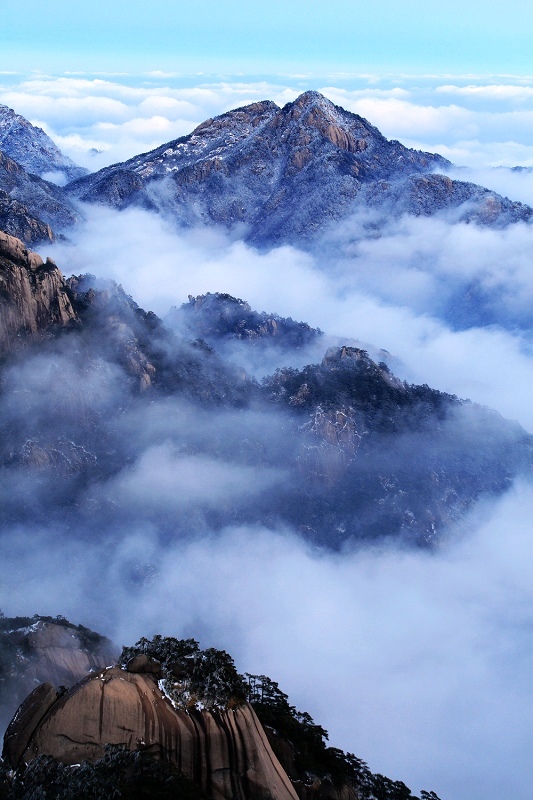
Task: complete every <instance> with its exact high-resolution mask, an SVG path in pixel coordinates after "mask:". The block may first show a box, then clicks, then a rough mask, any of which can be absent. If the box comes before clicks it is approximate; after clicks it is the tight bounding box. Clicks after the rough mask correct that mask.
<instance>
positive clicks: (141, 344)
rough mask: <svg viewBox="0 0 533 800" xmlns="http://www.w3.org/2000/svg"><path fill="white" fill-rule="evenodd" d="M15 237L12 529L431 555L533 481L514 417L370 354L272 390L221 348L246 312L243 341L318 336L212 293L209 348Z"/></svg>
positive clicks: (330, 357)
mask: <svg viewBox="0 0 533 800" xmlns="http://www.w3.org/2000/svg"><path fill="white" fill-rule="evenodd" d="M2 242H3V245H2V247H3V253H2V260H1V262H0V266H1V267H2V271H1V273H0V274H1V275H2V278H3V281H4V285H3V287H2V288H3V294H4V298H5V299H6V300H7V302H6V303H4V304H2V305H1V306H0V346H1V348H2V350H3V370H2V376H1V377H2V395H1V397H0V442H1V444H0V468H2V469H3V476H4V482H3V486H4V489H2V490H0V492H1V493H0V499H1V504H0V524H1V525H2V527H3V529H4V530H9V529H10V526H12V525H28V526H30V527H31V526H32V525H34V524H37V523H38V522H39V521H41V520H43V519H46V520H47V523H48V524H49V525H50V526H52V527H53V526H56V527H57V529H58V530H65V536H68V537H70V536H72V535H75V536H76V537H80V538H81V539H83V538H84V537H88V538H89V539H92V538H93V537H94V536H97V537H98V538H101V539H102V541H104V540H106V538H107V537H111V538H112V537H113V536H114V531H115V529H116V526H117V520H120V524H121V526H123V528H124V529H129V528H130V527H132V526H136V525H145V526H146V527H147V528H149V529H153V530H157V531H158V532H159V535H160V536H161V538H162V540H163V541H166V542H176V541H179V540H182V539H185V540H187V539H190V538H191V537H193V536H197V535H202V534H205V533H207V532H208V531H217V530H221V529H224V528H225V527H227V526H228V525H241V524H242V525H266V526H268V527H272V528H278V527H279V526H281V527H286V526H289V527H290V528H291V529H293V530H295V531H298V532H299V533H300V535H301V536H303V537H304V538H305V539H307V540H309V541H311V542H313V543H315V544H317V545H319V546H321V547H326V548H333V549H337V548H341V547H343V546H344V545H345V544H347V543H351V544H356V543H357V542H360V541H363V540H367V539H375V538H382V537H392V538H397V537H400V538H401V539H402V540H403V541H408V542H410V543H412V544H418V545H422V546H431V545H432V544H433V543H434V542H436V541H438V539H439V537H440V536H441V535H442V532H443V531H444V530H445V528H446V526H448V525H449V524H450V523H458V522H460V520H461V519H462V518H463V517H464V515H465V513H466V512H467V511H468V510H469V509H470V508H472V506H473V505H474V504H475V502H476V501H477V500H478V499H479V498H481V497H483V496H487V495H493V496H494V495H496V496H497V495H499V494H501V493H502V492H504V491H505V490H506V488H507V487H508V486H509V485H510V484H511V482H512V480H513V479H514V478H515V477H516V476H517V475H523V474H526V475H529V474H530V472H531V461H532V452H533V444H532V442H533V439H532V437H531V436H529V435H528V434H527V433H526V432H525V431H524V430H523V429H522V428H521V427H520V426H519V425H518V424H516V423H511V422H508V421H506V420H504V419H503V418H502V417H500V416H499V415H498V414H496V413H494V412H492V411H490V410H488V409H485V408H483V407H481V406H478V405H476V404H473V403H469V402H467V401H462V400H459V399H458V398H457V397H454V396H452V395H448V394H445V393H443V392H439V391H437V390H435V389H431V388H429V387H428V386H412V385H408V384H406V383H404V382H403V381H401V380H399V379H398V378H396V377H395V376H394V375H393V374H392V373H391V372H390V370H389V368H388V367H387V365H386V363H384V362H380V363H376V362H375V361H373V360H372V359H371V358H370V356H369V355H368V353H367V352H366V351H364V350H362V349H360V348H356V347H352V346H343V347H334V348H331V349H329V350H328V351H327V352H326V354H325V356H324V357H323V359H322V361H321V362H320V363H312V364H308V365H307V366H305V367H303V368H301V369H296V368H294V367H287V366H282V367H280V368H279V369H277V370H276V371H275V372H274V373H273V374H271V375H269V376H268V377H266V378H264V379H263V380H262V382H260V383H259V382H257V381H256V380H254V379H253V378H251V377H250V376H249V375H247V374H246V372H245V371H244V370H243V369H242V367H240V366H238V365H236V364H234V363H231V361H228V360H227V358H226V357H225V356H224V349H222V350H221V352H220V353H217V351H216V348H217V347H218V344H217V342H219V341H222V342H225V341H226V338H227V333H228V331H229V332H230V334H231V331H232V330H233V331H235V326H237V330H240V327H239V326H240V322H241V321H242V319H243V314H244V322H245V328H246V326H247V325H248V326H251V328H250V330H251V331H252V333H253V334H254V335H252V336H245V337H244V338H243V339H241V340H239V341H240V342H241V344H242V345H243V347H246V346H247V347H250V348H254V347H256V346H257V345H256V342H257V341H258V340H259V341H262V340H263V339H264V338H266V339H269V338H272V337H271V336H268V335H267V336H263V337H261V336H259V337H258V336H257V335H256V334H257V332H258V331H259V332H260V331H261V328H264V331H263V333H266V334H268V332H269V323H268V320H270V332H272V326H271V323H272V322H276V329H277V331H278V336H280V337H281V338H280V341H283V337H285V336H286V337H287V342H291V346H293V345H294V344H295V342H296V343H297V342H298V338H299V336H300V335H303V336H304V340H305V339H306V337H308V336H310V335H311V336H312V338H313V339H314V340H316V338H317V336H318V333H317V332H313V329H312V328H310V327H309V326H306V325H305V324H304V323H295V322H294V321H290V322H289V321H288V320H283V319H282V318H279V317H276V315H265V316H263V315H262V314H258V313H257V312H253V311H252V310H251V309H250V307H249V306H248V305H247V304H246V303H245V302H244V301H242V300H238V299H236V298H231V297H230V296H227V295H226V296H220V295H209V296H206V300H205V302H202V301H201V300H200V301H198V299H197V300H195V301H194V302H193V303H190V304H189V308H190V310H189V311H186V312H185V313H186V315H187V314H189V315H192V317H193V320H194V325H196V324H197V321H198V320H197V318H202V319H203V320H204V323H205V325H206V326H207V328H208V329H209V326H211V327H210V330H211V337H210V341H211V344H212V346H209V345H208V344H207V343H206V342H205V341H203V340H202V339H196V340H195V341H191V340H190V339H188V338H187V335H185V336H184V335H183V334H179V333H176V332H173V331H171V330H170V329H169V328H168V327H167V326H165V324H164V323H163V322H162V321H161V320H160V319H158V317H157V316H156V315H155V314H153V313H150V312H146V311H144V310H143V309H141V308H139V306H137V304H136V303H135V302H134V301H133V300H132V299H131V298H130V297H128V296H127V295H126V294H125V293H124V291H123V290H122V289H121V287H118V286H116V285H115V284H113V283H112V282H100V283H99V282H98V281H96V280H95V279H94V278H91V276H73V277H72V278H69V279H68V280H65V279H64V278H63V276H62V275H61V272H60V271H59V269H58V268H57V266H56V265H55V264H54V263H53V262H50V261H48V262H46V263H43V262H42V259H41V258H40V257H39V256H37V255H36V254H32V253H31V252H29V251H27V250H26V249H25V248H24V246H23V245H22V243H21V242H17V241H16V240H13V239H12V238H11V237H7V236H5V237H4V239H2V240H1V241H0V244H2ZM197 306H199V310H195V309H196V307H197ZM202 308H204V309H206V313H205V315H203V316H202V312H201V309H202ZM226 312H228V313H229V323H228V328H226V329H224V328H223V329H220V320H221V319H226V321H228V317H227V315H226ZM232 314H234V316H233V317H232ZM278 321H279V325H278ZM191 324H192V323H191ZM194 325H193V327H194ZM254 325H255V326H256V330H255V331H254V330H253V326H254ZM213 326H214V327H213ZM204 329H205V328H204ZM217 330H218V334H216V335H215V333H216V331H217ZM276 352H278V353H281V352H282V349H281V350H279V349H278V351H276ZM290 352H291V353H294V352H297V349H292V350H290ZM153 459H155V461H153ZM160 463H161V464H164V463H166V464H167V467H166V468H164V469H165V471H166V472H168V474H170V475H175V476H176V478H175V479H174V478H173V479H172V480H175V487H174V488H173V489H169V491H170V494H168V496H167V494H166V491H167V490H166V489H165V490H164V491H163V493H162V494H161V492H160V489H159V487H158V488H157V491H155V489H156V487H155V486H152V481H153V478H152V475H155V474H158V471H159V469H160V468H162V467H160ZM406 465H407V468H406ZM204 473H207V474H211V475H213V476H216V480H215V477H213V481H214V485H216V486H218V485H222V486H225V487H226V488H225V490H224V492H223V493H222V494H219V493H218V490H215V491H214V494H213V495H212V494H211V491H210V490H209V488H208V486H209V485H210V484H208V485H205V484H204V478H203V475H204ZM182 474H183V475H190V476H191V477H190V478H187V479H186V480H185V483H183V484H182V481H181V478H180V477H179V476H180V475H182ZM58 478H60V480H58ZM187 481H189V482H187ZM95 532H96V533H95ZM143 569H144V568H141V569H140V573H139V574H138V575H137V573H135V572H134V573H132V575H131V581H132V583H133V584H135V582H136V581H138V580H141V581H142V580H144V578H143V574H144V573H143Z"/></svg>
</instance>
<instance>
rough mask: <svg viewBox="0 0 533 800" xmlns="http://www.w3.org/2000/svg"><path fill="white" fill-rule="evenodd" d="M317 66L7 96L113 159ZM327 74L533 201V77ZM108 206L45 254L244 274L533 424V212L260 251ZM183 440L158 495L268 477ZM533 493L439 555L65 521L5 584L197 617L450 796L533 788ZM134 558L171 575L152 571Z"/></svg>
mask: <svg viewBox="0 0 533 800" xmlns="http://www.w3.org/2000/svg"><path fill="white" fill-rule="evenodd" d="M304 84H305V81H304V80H303V79H301V78H299V79H290V78H284V79H283V81H282V80H279V79H269V80H263V81H260V82H259V81H250V80H249V81H246V82H245V81H242V82H235V81H230V80H225V81H221V80H215V79H213V80H212V81H210V82H202V83H201V84H200V83H199V82H196V84H194V83H193V82H192V81H191V80H189V81H184V80H183V79H180V78H178V77H176V76H163V75H157V74H152V75H145V76H141V77H136V78H133V77H127V76H126V77H122V78H119V77H117V76H115V77H111V76H96V77H95V76H61V77H57V76H47V75H33V76H30V77H25V78H24V79H22V78H21V79H20V80H19V79H18V78H12V79H10V82H9V83H5V85H4V86H2V87H1V90H0V102H3V103H5V104H7V105H10V106H12V107H14V108H15V109H16V110H17V111H18V112H19V113H21V114H23V115H24V116H26V117H28V118H29V119H31V120H32V121H33V122H36V123H38V124H40V125H42V126H43V127H44V128H45V129H46V131H47V132H48V133H49V134H50V135H51V136H52V137H53V138H54V139H55V141H56V142H57V143H58V144H59V146H60V147H61V148H62V149H63V150H64V151H65V152H67V153H68V154H69V155H70V156H71V157H72V158H74V160H76V161H77V162H78V163H81V164H83V165H85V166H87V167H89V168H90V169H96V168H100V167H101V166H104V165H105V164H109V163H112V162H115V161H117V160H121V159H124V158H127V157H129V156H132V155H134V154H135V153H138V152H141V151H144V150H148V149H150V148H151V147H154V146H156V145H159V144H161V143H162V142H164V141H167V140H170V139H172V138H175V137H177V136H180V135H184V134H186V133H188V132H190V131H191V130H192V128H193V127H194V126H195V125H196V124H198V123H200V122H201V121H203V120H204V119H205V118H207V117H211V116H214V115H216V114H218V113H222V112H224V111H226V110H229V109H230V108H233V107H236V106H241V105H245V104H246V103H249V102H252V101H254V100H260V99H272V100H274V101H275V102H277V103H279V104H280V105H281V104H284V103H285V102H288V101H290V100H292V99H294V98H295V97H296V96H297V95H298V94H299V93H300V92H301V91H302V90H303V89H304V88H309V85H304ZM311 88H317V89H319V90H321V91H322V92H323V93H324V94H326V96H328V97H329V98H330V99H332V100H333V101H334V102H337V103H339V104H340V105H343V106H344V107H345V108H348V109H349V110H351V111H354V112H356V113H360V114H362V115H363V116H366V117H368V118H369V120H370V121H371V122H372V123H373V124H375V125H376V126H377V127H379V128H380V129H381V130H382V132H383V133H385V134H386V135H387V136H389V137H391V138H398V139H400V140H402V141H403V142H404V143H406V144H409V145H411V146H416V147H421V148H423V149H428V150H433V151H438V152H441V153H442V154H443V155H445V156H447V157H448V158H450V159H451V160H452V161H453V162H454V163H455V164H457V165H458V166H463V165H464V166H466V167H468V168H469V169H470V170H471V172H468V173H466V172H464V171H461V172H460V173H457V174H458V176H462V178H463V179H469V180H476V181H477V180H481V177H483V181H482V182H483V183H484V184H485V185H487V186H490V188H494V189H495V190H498V191H502V192H503V193H504V194H506V195H508V196H510V197H511V198H512V199H516V200H522V201H524V202H528V201H529V202H531V201H533V192H532V190H531V177H530V175H529V173H527V172H524V171H523V172H513V171H511V170H510V169H508V168H509V167H512V166H518V165H520V166H524V167H528V166H532V165H533V135H532V134H533V81H527V80H525V79H518V78H506V79H503V80H502V79H501V78H500V79H498V78H491V79H484V80H481V79H476V78H475V77H472V76H467V77H462V78H452V77H450V76H445V77H442V78H425V79H418V80H415V79H413V78H408V77H401V76H400V77H398V76H397V77H396V78H392V77H389V78H386V79H385V78H383V79H378V78H376V77H375V76H367V77H366V78H365V79H364V80H363V79H357V80H356V79H355V78H354V79H352V82H351V84H350V81H349V80H348V79H347V78H346V77H344V78H342V79H341V80H339V81H338V84H337V85H336V84H335V83H334V77H332V76H328V77H327V79H324V80H323V81H322V82H321V83H319V82H317V81H315V83H313V84H312V86H311ZM510 132H512V138H511V137H510ZM91 149H96V150H98V151H100V152H97V153H93V154H91ZM494 167H503V169H497V170H496V169H493V168H494ZM467 174H468V176H469V177H464V176H466V175H467ZM84 212H85V215H86V223H85V224H84V225H82V226H81V227H80V229H79V230H78V231H77V233H76V234H75V236H74V237H73V240H72V241H71V242H70V243H60V244H57V245H54V246H53V247H49V248H47V249H46V253H44V255H50V256H52V257H53V258H55V260H56V261H57V262H58V264H59V265H60V267H61V268H62V270H63V271H64V272H65V273H66V274H71V273H76V274H79V273H82V272H91V273H93V274H95V275H98V276H102V277H111V278H113V279H115V280H117V281H118V282H120V283H122V284H123V286H124V289H125V290H126V291H127V292H128V293H129V294H131V295H132V296H133V297H134V299H135V300H136V301H137V302H138V303H139V304H140V305H141V306H143V307H144V308H146V309H150V310H153V311H155V312H157V313H158V314H160V315H164V314H165V313H166V312H167V311H168V310H169V308H170V306H171V305H173V304H175V305H177V304H180V303H182V302H184V301H186V299H187V295H188V294H193V295H197V294H201V293H204V292H206V291H211V292H214V291H221V292H229V293H230V294H233V295H235V296H237V297H241V298H243V299H246V300H248V301H249V302H250V304H251V305H252V307H254V308H256V309H257V310H259V311H261V310H265V311H272V312H276V313H279V314H281V315H284V316H292V317H293V318H294V319H301V320H305V321H306V322H308V323H309V324H311V325H312V326H319V327H320V328H321V329H322V330H324V331H325V332H326V334H327V335H328V336H329V337H333V338H334V339H335V340H337V341H343V340H344V341H347V340H350V341H352V340H356V341H358V342H361V343H368V344H369V345H373V346H375V347H376V348H384V349H386V350H387V351H389V353H390V363H391V365H392V368H393V371H395V372H396V373H397V374H399V375H400V376H401V377H402V378H404V379H406V380H408V381H410V382H416V383H428V384H429V385H431V386H432V387H435V388H438V389H442V390H445V391H448V392H452V393H455V394H457V395H459V396H461V397H468V398H470V399H472V400H475V401H477V402H480V403H483V404H486V405H489V406H490V407H492V408H494V409H496V410H497V411H499V412H500V413H501V414H503V415H504V416H507V417H509V418H512V419H516V420H518V421H519V422H520V423H521V424H522V425H523V426H524V427H525V428H526V429H527V430H529V431H533V410H532V409H533V403H532V402H531V400H532V394H533V355H532V350H531V318H530V308H531V299H532V295H533V273H532V270H531V253H532V252H533V250H532V247H531V245H532V233H533V232H532V229H531V228H530V227H529V226H525V225H515V226H513V227H512V228H509V229H507V230H502V231H491V230H482V229H480V228H475V227H474V226H468V225H453V224H451V223H449V222H447V221H446V220H445V219H438V220H436V219H432V220H429V219H408V218H404V219H402V220H399V221H396V222H391V223H390V225H389V226H388V228H387V229H386V230H385V231H384V235H383V236H382V237H381V238H378V239H372V238H368V237H367V238H359V237H357V236H355V235H354V231H357V230H360V229H361V220H358V219H354V220H351V221H350V222H347V223H346V224H343V225H342V226H337V227H335V228H334V229H332V230H330V231H328V232H327V234H326V235H325V238H324V240H323V242H321V245H320V247H318V248H316V249H315V250H314V251H306V252H304V251H302V250H298V249H296V248H293V247H281V248H276V249H275V250H272V251H270V252H263V253H259V252H257V251H255V250H254V249H253V248H251V247H249V246H247V245H246V244H245V243H243V242H242V241H239V240H238V239H235V237H232V236H229V235H228V234H226V233H224V232H221V231H214V230H192V231H188V232H185V233H184V232H179V231H176V230H175V229H174V228H172V226H171V225H170V224H169V223H167V222H164V221H162V220H161V219H159V218H157V217H156V216H154V215H152V214H149V213H148V212H142V211H138V210H130V211H126V212H122V213H117V212H113V211H110V210H107V209H103V208H85V209H84ZM474 289H475V291H476V292H477V295H476V296H479V297H481V298H482V302H481V308H479V307H478V306H479V304H478V306H476V309H477V310H476V313H475V314H474V310H473V306H472V304H471V305H470V306H468V303H467V305H466V311H465V304H464V303H465V301H464V298H465V296H466V297H469V296H470V295H469V293H470V294H472V292H473V290H474ZM469 314H470V316H469ZM472 315H473V316H472ZM469 320H470V322H469ZM472 320H473V321H472ZM30 379H31V376H29V377H28V376H26V377H25V378H24V380H25V381H26V383H28V381H30V382H31V380H30ZM176 424H177V423H176ZM187 424H190V422H188V423H187ZM174 458H175V456H173V453H172V451H171V450H170V449H169V448H168V446H166V447H165V444H164V442H162V443H160V444H159V445H158V446H157V448H153V449H152V450H149V449H148V450H147V451H145V453H144V455H143V456H141V457H140V458H139V460H138V461H137V462H136V463H135V465H134V466H132V467H131V469H130V470H129V472H124V473H123V474H122V475H121V477H120V481H121V482H120V484H119V485H118V487H115V488H116V489H117V491H119V492H122V493H123V495H124V496H125V497H130V498H131V499H132V502H133V501H135V498H136V487H138V486H140V485H142V486H143V487H144V489H145V490H146V482H147V481H148V485H149V486H150V487H151V490H150V493H149V494H150V495H151V496H152V497H153V498H155V499H154V500H153V502H161V501H163V502H164V501H165V498H166V497H168V498H171V499H172V502H173V503H174V507H173V513H179V508H178V507H179V502H180V500H179V498H180V497H184V496H185V494H187V495H190V494H191V492H192V494H193V495H194V493H195V492H196V493H198V492H204V493H205V492H207V498H204V500H205V499H207V500H208V501H209V499H210V498H211V499H214V500H215V501H217V500H218V498H220V497H221V496H224V495H225V494H227V493H230V494H231V493H232V492H233V493H236V494H238V493H239V491H244V488H243V487H245V486H246V485H248V486H252V487H253V486H254V485H255V482H257V481H258V480H259V478H258V476H256V475H243V474H242V472H238V471H235V469H234V468H233V466H232V465H231V464H226V465H224V464H223V463H222V464H216V465H215V467H213V465H206V464H199V463H198V461H197V460H196V461H195V460H193V463H188V464H180V469H183V470H184V472H183V479H182V480H178V479H177V477H176V472H175V470H174V469H173V463H174V462H173V459H174ZM406 466H408V465H406ZM206 469H207V473H208V475H209V481H208V482H207V483H204V484H203V485H201V484H200V481H201V478H202V476H205V474H206ZM195 470H196V472H195ZM278 477H279V476H275V475H270V476H265V480H267V479H268V480H276V479H277V478H278ZM261 480H262V479H261ZM150 481H151V483H150ZM184 486H185V488H186V489H187V491H186V492H184V490H183V487H184ZM209 487H211V491H212V493H210V489H209ZM137 501H138V498H137ZM169 502H170V500H169ZM176 509H177V510H176ZM532 512H533V489H532V487H531V485H530V484H529V483H527V482H524V483H519V484H517V485H516V486H515V487H514V488H513V489H512V490H511V491H510V492H509V493H508V494H507V495H506V496H505V497H503V498H502V499H500V500H499V501H493V502H490V503H489V502H487V503H482V504H481V505H480V506H479V507H478V508H477V509H476V510H475V511H474V512H473V513H472V516H471V519H470V531H471V532H470V534H468V535H464V534H463V535H461V536H459V535H454V534H453V533H452V532H450V534H449V536H448V537H447V538H446V539H445V541H444V542H443V544H442V546H441V547H440V548H439V549H438V550H436V551H435V552H431V553H427V552H413V551H411V550H404V549H402V548H400V547H399V548H397V549H394V548H391V549H386V550H384V549H374V548H372V549H363V550H361V551H358V552H351V553H342V554H331V553H325V552H320V551H317V550H315V549H312V548H310V547H309V546H307V545H306V544H304V543H303V542H302V541H301V539H299V538H298V537H297V536H296V535H295V534H294V532H292V531H287V530H270V529H266V528H254V529H243V528H237V529H235V528H230V529H227V530H225V531H224V532H223V533H222V534H219V535H217V536H215V535H213V536H210V537H207V538H203V539H201V540H199V541H191V542H186V543H182V544H181V545H179V546H178V545H171V546H167V547H162V546H161V543H160V541H159V539H158V537H157V533H156V532H155V531H154V530H151V529H150V528H149V527H147V526H145V525H142V524H139V525H138V526H132V527H131V528H130V529H129V530H127V531H125V530H122V529H118V530H117V532H116V536H115V538H114V539H113V540H110V541H108V542H107V544H106V545H105V547H104V546H102V544H101V543H100V542H99V543H98V544H97V543H92V542H91V541H87V540H85V541H83V542H81V541H78V540H77V539H76V536H75V533H74V535H73V536H72V538H71V539H70V540H69V541H65V539H64V537H63V536H59V535H57V532H54V531H53V530H50V529H49V528H47V526H46V524H43V526H42V527H41V528H40V529H38V530H36V529H32V530H26V529H24V530H20V529H17V530H15V531H12V532H11V533H10V534H9V535H6V536H5V537H4V538H3V540H2V542H0V557H1V559H2V564H3V573H4V579H3V583H2V603H3V607H4V611H6V613H11V614H23V613H30V614H31V613H34V612H38V613H42V614H48V613H50V614H56V613H59V614H64V615H65V616H68V617H69V618H70V619H72V621H74V622H82V623H83V624H86V625H92V626H93V627H95V628H97V629H98V630H100V631H102V632H104V633H106V634H108V635H110V636H112V637H113V638H114V639H115V640H116V641H117V642H118V643H120V644H123V643H124V644H125V643H131V642H132V641H133V640H135V639H136V638H137V637H138V636H141V635H146V636H150V635H152V634H154V633H162V634H169V635H176V636H194V637H195V638H198V639H200V640H201V643H202V644H203V645H204V646H209V645H213V646H218V647H223V648H225V649H227V650H228V651H230V652H231V653H232V654H233V655H234V657H235V658H236V661H237V665H238V667H239V668H240V669H241V670H243V671H244V670H246V671H250V672H259V673H266V674H269V675H270V676H271V677H272V678H273V679H275V680H278V681H279V683H280V685H281V687H282V688H283V689H284V690H285V691H287V692H288V693H289V694H290V697H291V700H292V701H293V702H294V703H295V704H296V705H297V706H298V707H299V708H301V709H302V710H308V711H310V713H311V714H312V715H313V716H314V718H315V719H316V721H317V722H320V724H322V725H324V726H325V727H326V728H327V729H328V730H329V731H330V740H331V743H332V744H333V745H335V746H340V747H343V748H345V749H347V750H350V751H353V752H355V753H356V754H357V755H358V756H360V757H362V758H364V759H365V760H367V761H368V763H369V766H370V768H371V769H372V770H373V771H377V772H382V773H384V774H387V775H389V776H390V777H392V778H395V779H402V780H404V781H405V782H406V783H407V784H408V785H409V786H410V787H411V788H412V789H413V790H414V791H419V790H420V789H422V788H426V789H434V790H435V791H437V793H438V794H439V795H440V796H441V797H442V798H443V800H501V798H502V797H505V796H510V797H513V798H514V800H526V798H529V796H530V794H529V793H530V787H531V782H532V778H533V773H532V768H531V759H530V742H531V733H532V731H531V727H532V726H531V713H530V708H531V699H532V698H531V679H530V664H531V656H532V653H533V636H532V633H533V614H532V610H531V609H532V600H533V598H532V585H533V583H532V581H531V569H530V565H531V563H532V556H533V553H532V541H533V540H532V537H531V519H532ZM132 565H137V566H139V565H140V566H141V567H142V568H146V569H148V568H149V574H153V575H154V576H156V577H155V578H154V580H152V581H146V582H140V583H136V584H135V586H133V587H132V583H131V580H130V577H131V570H132ZM147 574H148V573H147Z"/></svg>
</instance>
